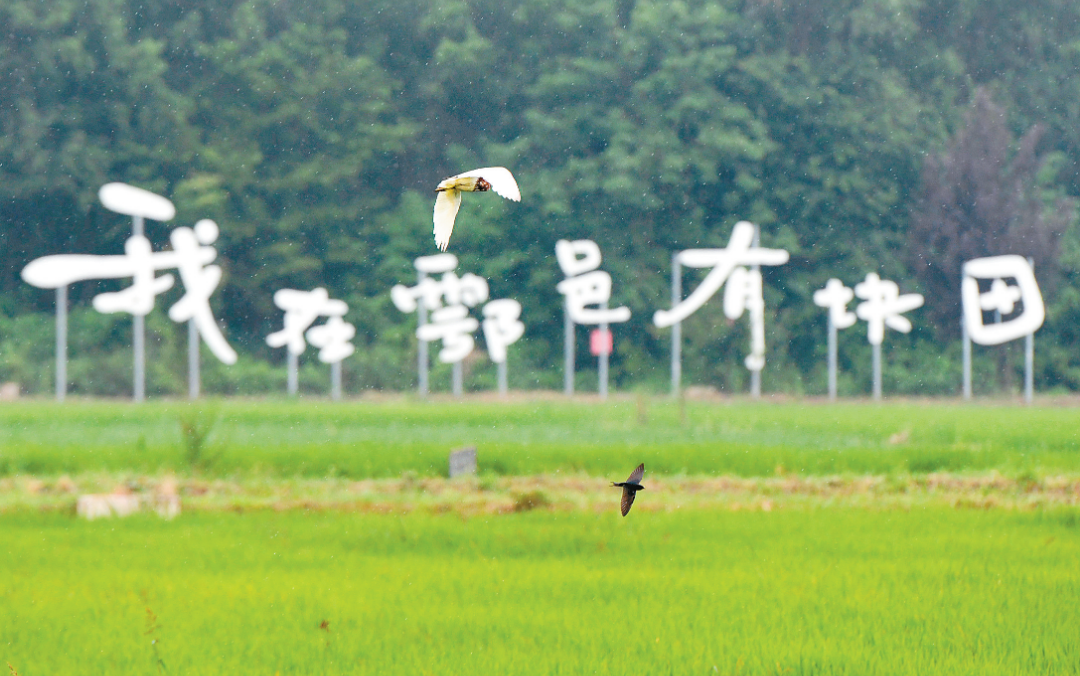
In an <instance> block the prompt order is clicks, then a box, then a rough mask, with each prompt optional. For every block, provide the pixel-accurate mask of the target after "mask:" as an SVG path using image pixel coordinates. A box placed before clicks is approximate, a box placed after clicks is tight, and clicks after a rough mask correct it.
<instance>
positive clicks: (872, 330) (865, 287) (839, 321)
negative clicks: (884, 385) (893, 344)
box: [814, 272, 923, 399]
mask: <svg viewBox="0 0 1080 676" xmlns="http://www.w3.org/2000/svg"><path fill="white" fill-rule="evenodd" d="M856 296H858V297H859V298H861V299H863V302H861V303H859V305H858V306H857V307H856V308H855V314H852V313H851V312H848V310H847V304H848V303H850V302H851V301H852V299H853V298H855V297H856ZM814 304H815V305H817V306H818V307H823V308H826V309H827V310H828V311H829V398H830V399H835V398H836V331H837V329H845V328H847V327H849V326H852V325H854V324H855V319H856V317H857V318H859V319H861V320H863V321H865V322H866V336H867V340H868V341H869V342H870V345H871V346H872V348H873V351H872V352H873V371H874V373H873V393H874V398H875V399H880V398H881V343H882V341H884V339H885V328H886V327H888V328H890V329H893V330H894V331H899V332H900V333H908V332H910V331H911V320H909V319H908V318H907V317H905V316H903V315H904V313H906V312H910V311H912V310H914V309H916V308H920V307H922V304H923V297H922V296H921V295H920V294H917V293H906V294H903V295H901V294H900V287H899V286H898V285H897V284H896V282H893V281H890V280H887V279H882V278H881V277H880V276H878V274H877V273H876V272H871V273H869V274H867V275H866V279H865V280H863V281H861V282H859V283H858V284H856V285H855V290H854V291H852V290H851V289H850V288H848V287H846V286H844V283H843V282H841V281H840V280H839V279H835V278H834V279H830V280H829V281H828V283H827V284H826V285H825V288H824V289H819V290H817V291H815V292H814Z"/></svg>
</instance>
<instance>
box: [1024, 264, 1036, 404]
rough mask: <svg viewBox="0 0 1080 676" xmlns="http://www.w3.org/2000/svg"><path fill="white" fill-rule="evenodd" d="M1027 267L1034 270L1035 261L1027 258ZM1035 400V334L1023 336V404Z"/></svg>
mask: <svg viewBox="0 0 1080 676" xmlns="http://www.w3.org/2000/svg"><path fill="white" fill-rule="evenodd" d="M1027 261H1028V265H1030V266H1031V269H1032V271H1034V270H1035V260H1034V259H1033V258H1030V257H1029V258H1028V259H1027ZM1034 398H1035V332H1034V331H1032V332H1031V333H1029V334H1028V335H1026V336H1024V402H1025V403H1028V404H1030V403H1031V401H1032V400H1033V399H1034Z"/></svg>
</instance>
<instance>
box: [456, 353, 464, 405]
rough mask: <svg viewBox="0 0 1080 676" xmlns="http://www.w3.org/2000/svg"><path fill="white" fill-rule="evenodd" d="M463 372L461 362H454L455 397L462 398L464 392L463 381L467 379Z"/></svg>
mask: <svg viewBox="0 0 1080 676" xmlns="http://www.w3.org/2000/svg"><path fill="white" fill-rule="evenodd" d="M462 370H463V369H462V368H461V362H459V361H456V362H454V367H453V380H454V382H453V392H454V396H455V397H460V396H461V393H462V391H463V390H464V382H463V381H464V380H465V378H464V375H463V374H462Z"/></svg>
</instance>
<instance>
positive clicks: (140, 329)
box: [131, 315, 146, 402]
mask: <svg viewBox="0 0 1080 676" xmlns="http://www.w3.org/2000/svg"><path fill="white" fill-rule="evenodd" d="M133 319H134V322H133V323H132V341H131V342H132V345H133V346H134V348H135V371H134V393H133V394H134V396H133V398H134V400H135V401H136V402H141V401H144V400H145V399H146V317H143V316H142V315H135V316H134V318H133Z"/></svg>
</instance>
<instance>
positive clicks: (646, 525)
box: [0, 397, 1080, 676]
mask: <svg viewBox="0 0 1080 676" xmlns="http://www.w3.org/2000/svg"><path fill="white" fill-rule="evenodd" d="M1065 403H1068V402H1065ZM1078 413H1080V409H1077V408H1073V407H1072V406H1070V405H1043V406H1038V407H1033V408H1025V407H1022V406H1014V405H1011V404H1004V403H998V404H981V405H962V404H958V403H952V402H922V401H913V402H893V403H889V404H884V405H873V404H869V403H854V402H849V403H842V404H838V405H827V404H824V403H816V402H761V403H756V402H748V401H741V400H730V401H710V402H704V401H699V402H676V401H670V400H667V399H647V398H640V397H627V398H624V399H615V400H613V401H611V402H609V403H604V404H601V403H599V402H596V401H590V400H584V399H583V400H578V401H575V402H565V401H561V400H558V399H554V398H546V399H538V400H533V401H529V400H524V399H518V400H513V401H510V402H496V401H490V400H480V399H471V400H466V401H449V400H435V401H429V402H418V401H412V400H408V399H387V400H364V401H352V402H344V403H330V402H300V403H295V402H284V401H220V402H209V403H202V404H198V405H190V404H187V403H182V402H153V403H149V404H144V405H140V406H135V405H131V404H127V403H118V402H92V401H74V402H69V403H68V404H65V405H63V406H58V405H55V404H53V403H51V402H19V403H11V404H3V405H0V671H2V670H3V668H7V669H8V670H9V673H11V674H18V675H19V676H36V675H39V674H192V673H228V674H627V673H641V674H769V675H774V674H794V675H799V674H823V675H832V674H853V675H855V674H912V675H915V674H918V675H920V676H921V675H925V674H979V675H980V676H982V675H985V674H1078V673H1080V631H1078V630H1077V627H1080V603H1078V600H1080V445H1078V439H1077V430H1078V428H1080V426H1078V425H1077V422H1078V421H1080V414H1078ZM465 445H475V446H476V447H477V448H478V456H479V466H480V474H479V476H478V477H475V478H473V479H465V480H463V479H454V480H447V479H446V478H444V477H445V474H446V471H447V469H446V467H447V452H448V451H449V450H450V449H452V448H457V447H461V446H465ZM638 462H645V464H646V467H647V472H646V475H645V481H644V483H645V486H646V490H645V491H644V492H643V493H642V494H641V495H640V496H639V498H638V501H637V502H636V503H635V505H634V508H633V510H632V511H631V513H630V514H629V516H627V517H626V518H623V517H621V516H619V513H618V507H617V505H618V491H617V490H615V489H612V488H610V486H609V485H608V483H607V482H608V481H609V480H621V479H622V478H625V476H626V475H627V474H628V473H629V471H630V470H631V469H632V468H633V466H634V465H635V464H636V463H638ZM164 485H171V486H173V490H175V491H176V492H177V493H178V494H179V495H180V498H181V500H182V502H183V505H184V509H183V513H182V514H181V515H180V516H179V517H177V518H176V519H173V520H165V519H162V518H160V517H158V516H157V515H155V514H153V513H152V512H142V513H138V514H135V515H133V516H130V517H127V518H124V519H115V518H114V519H101V520H95V521H86V520H83V519H79V518H77V517H76V516H75V515H74V503H75V499H76V497H77V495H79V494H81V493H83V492H103V491H109V490H113V489H122V490H125V491H134V492H136V493H138V494H145V495H149V494H150V493H151V492H152V491H154V490H159V489H160V488H161V487H162V486H164Z"/></svg>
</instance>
